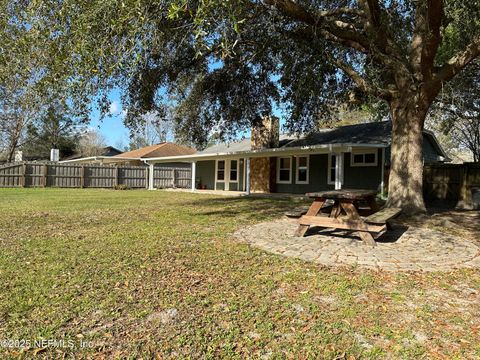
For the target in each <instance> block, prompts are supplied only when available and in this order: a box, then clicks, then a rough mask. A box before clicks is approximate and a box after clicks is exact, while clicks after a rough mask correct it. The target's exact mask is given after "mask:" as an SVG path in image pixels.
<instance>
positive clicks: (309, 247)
mask: <svg viewBox="0 0 480 360" xmlns="http://www.w3.org/2000/svg"><path fill="white" fill-rule="evenodd" d="M296 228H297V224H296V223H295V222H293V221H291V220H284V219H282V220H277V221H272V222H267V223H261V224H257V225H254V226H250V227H247V228H243V229H241V230H239V231H237V232H236V233H235V236H236V237H237V238H238V239H241V240H243V241H246V242H248V243H249V244H251V245H252V246H254V247H257V248H260V249H263V250H265V251H268V252H271V253H274V254H279V255H283V256H287V257H294V258H299V259H302V260H305V261H312V262H315V263H318V264H322V265H327V266H353V265H356V266H359V267H364V268H370V269H379V270H380V269H383V270H388V271H449V270H453V269H458V268H480V248H479V247H478V246H477V245H476V244H474V243H472V242H470V241H467V240H463V239H461V238H458V237H454V236H451V235H448V234H444V233H441V232H438V231H434V230H430V229H420V228H415V227H409V228H406V227H402V226H399V225H397V226H394V228H393V230H392V231H389V232H388V233H387V234H385V235H383V236H382V237H381V238H379V239H378V241H377V246H376V247H373V248H372V247H371V246H368V245H365V244H364V243H363V242H362V241H361V240H360V239H359V238H358V237H356V236H355V235H353V234H352V233H348V232H345V231H333V230H329V229H324V230H322V231H320V232H319V230H320V229H318V228H312V229H310V230H309V232H308V233H307V235H306V236H305V237H303V238H299V237H295V236H294V235H293V234H294V232H295V229H296Z"/></svg>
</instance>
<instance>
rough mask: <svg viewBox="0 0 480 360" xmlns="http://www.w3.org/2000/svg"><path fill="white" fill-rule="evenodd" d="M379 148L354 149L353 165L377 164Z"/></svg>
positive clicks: (351, 161) (351, 163) (351, 162)
mask: <svg viewBox="0 0 480 360" xmlns="http://www.w3.org/2000/svg"><path fill="white" fill-rule="evenodd" d="M377 154H378V152H377V149H372V150H354V151H352V155H351V160H350V165H351V166H377Z"/></svg>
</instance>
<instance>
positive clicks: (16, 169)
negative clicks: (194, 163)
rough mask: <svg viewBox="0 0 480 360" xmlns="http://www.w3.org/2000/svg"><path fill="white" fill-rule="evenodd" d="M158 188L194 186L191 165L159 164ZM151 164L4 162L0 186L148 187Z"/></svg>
mask: <svg viewBox="0 0 480 360" xmlns="http://www.w3.org/2000/svg"><path fill="white" fill-rule="evenodd" d="M153 175H154V176H153V183H154V187H156V188H190V187H191V181H192V180H191V169H188V168H170V167H157V166H156V167H155V168H154V173H153ZM148 179H149V168H148V167H144V166H108V165H97V164H84V165H78V164H77V165H72V164H58V163H30V162H22V163H14V164H8V165H4V166H0V187H66V188H69V187H70V188H113V187H116V186H125V187H128V188H133V189H135V188H148Z"/></svg>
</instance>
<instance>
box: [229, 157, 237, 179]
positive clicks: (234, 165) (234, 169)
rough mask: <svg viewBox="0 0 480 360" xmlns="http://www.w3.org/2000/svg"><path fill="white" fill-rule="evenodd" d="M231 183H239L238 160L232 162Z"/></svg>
mask: <svg viewBox="0 0 480 360" xmlns="http://www.w3.org/2000/svg"><path fill="white" fill-rule="evenodd" d="M230 181H231V182H238V160H231V161H230Z"/></svg>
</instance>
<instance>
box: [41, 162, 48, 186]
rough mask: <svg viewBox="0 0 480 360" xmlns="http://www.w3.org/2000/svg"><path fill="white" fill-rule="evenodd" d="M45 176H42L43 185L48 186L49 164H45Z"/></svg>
mask: <svg viewBox="0 0 480 360" xmlns="http://www.w3.org/2000/svg"><path fill="white" fill-rule="evenodd" d="M42 168H43V174H42V175H43V177H42V185H43V187H47V175H48V165H47V164H43V167H42Z"/></svg>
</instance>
